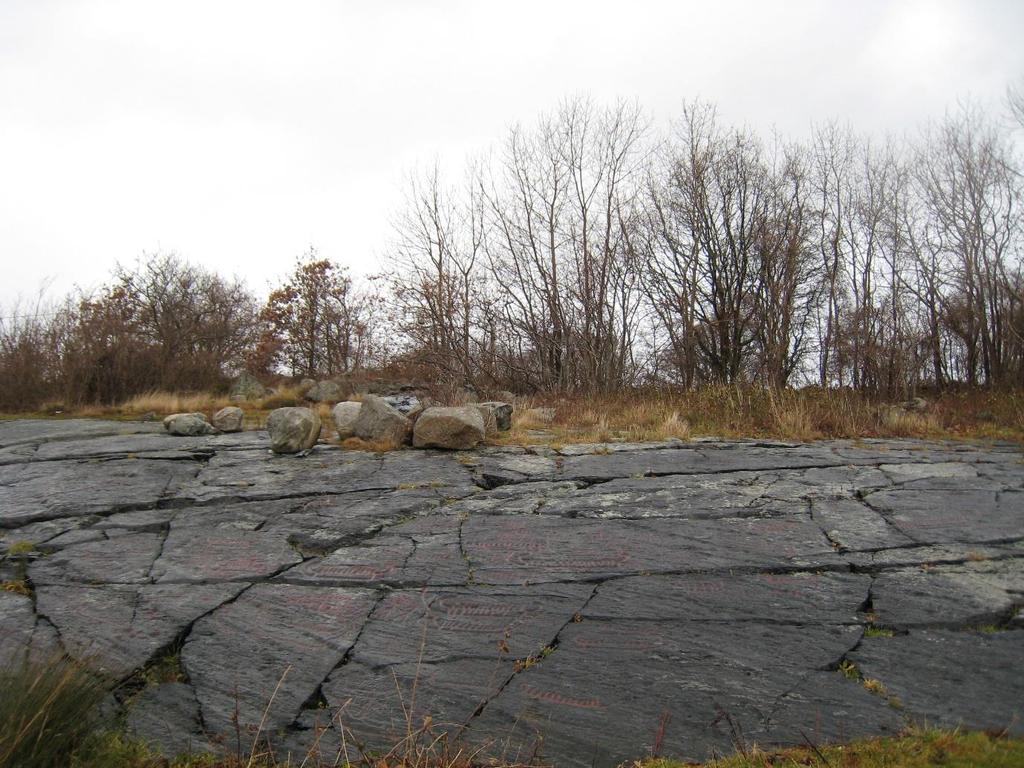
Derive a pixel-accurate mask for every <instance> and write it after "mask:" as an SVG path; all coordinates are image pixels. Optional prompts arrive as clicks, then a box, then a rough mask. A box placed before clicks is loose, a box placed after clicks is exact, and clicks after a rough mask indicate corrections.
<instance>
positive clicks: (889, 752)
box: [638, 730, 1024, 768]
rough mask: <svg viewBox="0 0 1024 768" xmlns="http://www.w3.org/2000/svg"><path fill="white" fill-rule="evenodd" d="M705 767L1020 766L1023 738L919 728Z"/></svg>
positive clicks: (659, 764) (676, 767)
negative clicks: (893, 736)
mask: <svg viewBox="0 0 1024 768" xmlns="http://www.w3.org/2000/svg"><path fill="white" fill-rule="evenodd" d="M684 765H688V766H692V765H694V764H693V763H679V762H675V761H672V760H662V759H654V760H647V761H645V762H643V763H641V764H639V766H638V768H682V766H684ZM704 765H705V766H706V768H925V766H945V767H946V768H1019V766H1022V765H1024V740H1020V739H1008V738H1002V737H998V736H992V735H990V734H987V733H961V732H959V731H938V730H920V731H912V732H909V733H907V734H905V735H903V736H899V737H895V738H888V739H869V740H866V741H858V742H854V743H852V744H848V745H845V746H826V745H815V746H813V747H812V746H808V747H800V748H797V749H785V750H780V751H774V752H763V751H761V750H759V749H752V750H748V751H747V754H746V755H736V756H734V757H728V758H723V759H721V760H712V761H711V762H708V763H704Z"/></svg>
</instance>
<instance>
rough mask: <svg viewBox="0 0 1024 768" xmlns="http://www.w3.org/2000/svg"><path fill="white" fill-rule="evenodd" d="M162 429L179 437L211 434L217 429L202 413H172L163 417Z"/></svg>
mask: <svg viewBox="0 0 1024 768" xmlns="http://www.w3.org/2000/svg"><path fill="white" fill-rule="evenodd" d="M164 429H166V430H167V431H168V432H170V433H171V434H172V435H178V436H180V437H195V436H196V435H212V434H213V433H214V432H216V431H217V430H215V429H214V428H213V425H211V424H210V422H208V421H207V420H206V415H205V414H202V413H172V414H171V415H170V416H168V417H167V418H165V419H164Z"/></svg>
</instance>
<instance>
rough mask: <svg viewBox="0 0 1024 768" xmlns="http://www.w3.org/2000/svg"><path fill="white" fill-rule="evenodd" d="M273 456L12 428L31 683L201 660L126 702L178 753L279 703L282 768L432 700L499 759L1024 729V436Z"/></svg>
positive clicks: (275, 727)
mask: <svg viewBox="0 0 1024 768" xmlns="http://www.w3.org/2000/svg"><path fill="white" fill-rule="evenodd" d="M385 407H386V408H387V409H388V410H387V411H385V412H384V413H385V414H386V415H387V416H388V419H386V420H385V421H387V420H390V422H391V423H392V424H395V425H397V426H400V427H402V428H403V429H405V428H406V427H405V426H404V424H403V422H402V421H395V420H394V419H393V418H392V417H391V416H390V414H391V413H394V414H395V415H396V416H397V417H398V419H403V418H404V417H402V416H401V414H397V412H395V411H394V409H391V408H390V406H387V405H386V404H385ZM267 439H268V436H267V434H266V433H264V432H245V433H239V434H221V435H197V436H193V437H171V436H170V435H168V434H166V432H164V431H163V429H162V428H161V427H160V425H159V424H157V425H145V424H137V423H136V424H126V423H120V422H116V423H115V422H87V421H67V422H39V421H35V422H0V577H2V579H3V580H5V581H20V580H21V579H25V586H26V587H27V588H29V589H32V590H34V593H35V596H34V599H33V598H32V597H30V596H28V595H22V594H18V593H16V592H9V591H3V592H0V664H5V663H13V662H15V661H16V660H18V659H20V658H23V657H24V656H25V655H26V654H28V655H30V656H31V657H33V658H45V657H46V656H47V654H49V653H51V652H53V651H54V650H56V649H58V648H63V649H65V650H66V651H67V652H68V653H70V654H72V655H73V656H76V657H79V658H83V659H88V660H89V661H90V662H91V663H93V664H95V665H96V666H98V667H100V668H102V669H103V670H105V671H107V672H108V673H109V674H110V675H111V676H112V677H113V678H115V679H118V680H128V679H131V680H133V681H140V680H144V679H146V675H145V674H143V675H140V674H139V672H140V671H143V672H145V671H146V670H147V668H149V667H150V666H152V665H158V664H159V665H166V664H168V663H171V662H169V659H174V658H179V657H180V664H181V669H180V675H179V679H180V680H181V682H176V683H164V684H160V685H149V686H147V687H145V688H144V689H143V690H142V691H140V692H139V693H138V695H137V696H134V697H133V698H132V700H131V703H130V706H128V707H127V711H126V712H125V713H124V714H125V719H126V722H127V725H128V727H129V729H130V730H131V732H132V733H133V734H136V735H138V736H140V737H142V738H145V739H146V740H148V741H150V742H152V743H153V744H154V746H155V747H156V748H157V749H159V750H160V751H162V752H163V753H164V754H167V755H173V754H174V753H177V752H182V751H189V750H191V751H193V752H194V751H196V750H205V749H212V750H214V751H224V750H228V751H230V750H232V749H233V745H234V739H235V737H236V729H235V723H234V722H233V719H234V714H235V709H236V704H237V711H238V720H239V730H240V732H241V735H242V739H243V745H244V743H246V742H247V743H251V741H250V740H251V739H252V738H253V737H254V735H255V729H256V727H257V726H258V725H259V722H260V720H261V718H262V717H263V713H264V711H266V712H267V721H266V723H265V724H264V731H263V734H264V736H265V737H266V738H267V739H269V740H270V741H271V743H272V744H273V745H274V746H275V748H276V749H277V751H278V753H279V756H280V757H282V758H285V757H286V756H287V753H288V752H289V751H294V754H295V755H303V756H304V755H305V752H306V750H307V749H308V748H309V747H310V746H311V745H312V744H313V743H314V742H316V741H317V739H319V742H318V743H319V745H320V749H321V751H322V754H324V755H326V756H329V759H330V760H332V761H333V760H334V759H335V758H336V757H337V756H338V754H339V750H341V749H342V748H343V745H344V746H347V747H348V748H349V749H350V750H351V745H352V739H351V738H350V737H351V736H352V735H355V736H356V737H357V738H358V739H359V740H360V742H361V743H363V744H364V745H365V746H366V747H368V748H370V749H387V748H390V747H391V746H393V745H394V743H395V742H396V740H398V739H399V738H401V737H402V736H403V735H404V734H405V733H406V729H407V720H406V712H409V713H411V714H410V716H411V717H412V718H413V720H414V721H415V722H416V723H420V722H422V720H423V718H424V717H427V716H430V717H432V718H433V722H434V723H435V724H436V725H437V727H438V728H440V729H447V730H450V731H452V732H456V733H459V734H461V736H462V738H464V739H466V740H467V741H468V742H469V743H470V744H471V745H477V746H481V747H482V748H483V749H484V752H483V753H482V754H484V755H496V756H501V755H502V754H504V755H505V756H506V757H507V756H508V755H515V754H518V755H531V754H533V753H534V750H535V748H537V749H539V751H538V753H537V754H538V758H539V759H543V760H550V761H552V762H554V763H555V764H557V765H559V766H576V765H579V766H581V768H582V766H584V765H585V766H609V767H610V766H614V765H617V764H619V763H621V762H624V761H628V760H633V759H635V758H637V757H641V756H643V755H645V754H647V753H649V751H650V748H651V746H652V745H653V744H655V743H656V742H658V743H660V745H661V746H660V750H661V753H662V754H664V755H666V756H669V757H676V758H682V759H690V760H703V759H706V758H707V757H709V756H710V755H711V754H712V753H715V754H721V753H724V752H729V751H731V750H732V749H733V748H734V743H735V738H736V734H737V733H742V734H743V738H744V739H745V740H747V741H748V742H756V743H758V744H759V745H764V746H768V745H774V744H781V745H787V744H799V743H804V742H806V741H807V740H808V739H809V740H811V741H812V742H814V743H818V742H823V741H837V740H846V739H851V738H856V737H860V736H871V735H883V734H888V733H893V732H895V731H897V730H899V729H900V728H901V727H903V726H904V725H905V724H906V722H907V720H908V719H924V720H927V721H928V722H930V723H934V724H938V725H944V726H950V727H952V726H956V725H958V724H961V723H962V724H963V725H965V726H967V727H971V728H992V729H997V730H998V729H1002V728H1005V727H1009V729H1010V730H1011V731H1012V732H1015V733H1018V734H1019V733H1021V732H1022V726H1021V723H1022V722H1024V720H1022V717H1021V715H1022V714H1024V713H1022V712H1021V704H1020V702H1021V701H1024V688H1022V682H1021V680H1022V678H1021V676H1020V675H1019V674H1018V672H1019V669H1018V668H1019V666H1020V657H1021V648H1022V647H1024V640H1022V638H1024V621H1022V620H1021V615H1022V612H1021V610H1022V606H1024V464H1022V463H1021V454H1020V451H1019V449H1017V448H1012V447H1009V446H1000V445H994V446H990V447H987V448H982V447H979V446H968V445H956V444H942V443H924V442H915V441H905V440H890V441H865V442H863V443H857V444H854V443H851V442H847V441H836V442H830V443H817V444H811V445H800V444H786V443H779V442H772V441H757V442H755V441H748V442H721V441H714V440H703V441H693V442H690V443H683V442H679V441H674V442H664V443H658V444H647V445H641V444H628V443H626V444H608V445H590V446H586V445H583V446H566V447H565V448H564V449H560V450H557V451H556V450H553V449H550V448H541V447H537V448H532V449H529V450H527V449H523V448H509V447H500V448H499V447H494V448H480V449H477V450H476V451H474V452H464V453H459V454H454V453H442V452H438V451H399V452H392V453H385V454H376V453H369V452H361V451H345V450H341V449H340V448H338V447H337V446H333V445H323V446H321V447H319V448H318V449H317V451H316V452H314V453H312V454H311V455H310V456H308V457H307V458H306V459H304V460H303V461H288V460H282V459H281V458H279V457H275V456H273V455H272V454H271V453H270V452H268V451H267V450H266V444H267ZM27 545H29V546H27ZM871 625H873V626H875V627H879V628H883V629H887V630H891V632H892V633H893V634H892V636H884V635H881V634H879V633H877V632H872V633H868V634H865V628H866V627H868V626H871ZM179 649H180V653H179ZM847 660H848V661H851V662H853V663H854V664H856V666H857V669H858V670H859V671H860V673H861V675H863V676H864V677H865V678H872V679H877V680H878V681H879V682H880V684H881V685H882V686H883V687H884V689H885V693H884V695H875V694H872V693H871V692H869V691H868V690H867V689H866V688H865V687H864V686H863V685H861V684H860V682H859V681H857V680H850V679H847V678H846V677H845V676H844V675H843V674H842V673H840V672H839V671H838V667H839V665H840V663H842V662H843V661H847ZM275 690H276V694H275ZM414 691H415V696H414V695H413V692H414ZM271 696H273V698H274V702H273V704H272V705H271V706H270V707H269V709H268V708H267V705H268V702H269V700H270V698H271ZM893 698H895V699H898V700H899V702H900V704H901V706H902V709H897V708H895V707H893V706H891V703H890V699H893ZM342 709H343V710H344V722H345V725H346V726H347V727H348V728H350V729H351V734H348V735H347V737H346V739H345V740H344V741H343V740H342V738H341V735H340V734H339V733H338V732H337V731H336V730H335V729H334V728H333V727H332V726H331V725H330V722H329V721H330V719H331V716H332V715H335V714H336V713H337V712H338V710H342ZM318 722H319V725H320V726H322V727H324V728H326V730H322V731H317V730H315V727H316V726H317V724H318ZM348 757H349V759H350V760H357V759H358V758H359V755H358V754H355V753H353V752H352V751H350V752H349V754H348Z"/></svg>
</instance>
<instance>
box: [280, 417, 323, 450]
mask: <svg viewBox="0 0 1024 768" xmlns="http://www.w3.org/2000/svg"><path fill="white" fill-rule="evenodd" d="M320 426H321V425H320V415H319V414H318V413H317V412H316V411H313V410H311V409H309V408H278V409H277V410H275V411H272V412H271V414H270V415H269V416H268V417H267V432H268V433H269V435H270V450H272V451H273V452H274V453H301V452H302V451H308V450H309V449H311V448H312V447H313V446H314V445H316V441H317V440H319V439H320Z"/></svg>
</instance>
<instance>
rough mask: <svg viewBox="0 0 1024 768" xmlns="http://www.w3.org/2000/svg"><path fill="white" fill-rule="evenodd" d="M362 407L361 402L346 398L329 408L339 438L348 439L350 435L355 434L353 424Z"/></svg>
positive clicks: (353, 435)
mask: <svg viewBox="0 0 1024 768" xmlns="http://www.w3.org/2000/svg"><path fill="white" fill-rule="evenodd" d="M362 407H363V404H362V403H357V402H354V401H352V400H346V401H345V402H344V403H338V404H337V405H336V406H334V408H333V409H332V410H331V419H332V420H333V421H334V428H335V429H336V430H338V439H339V440H348V439H349V438H350V437H355V436H356V433H355V429H354V426H355V423H356V419H358V418H359V411H360V410H362Z"/></svg>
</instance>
